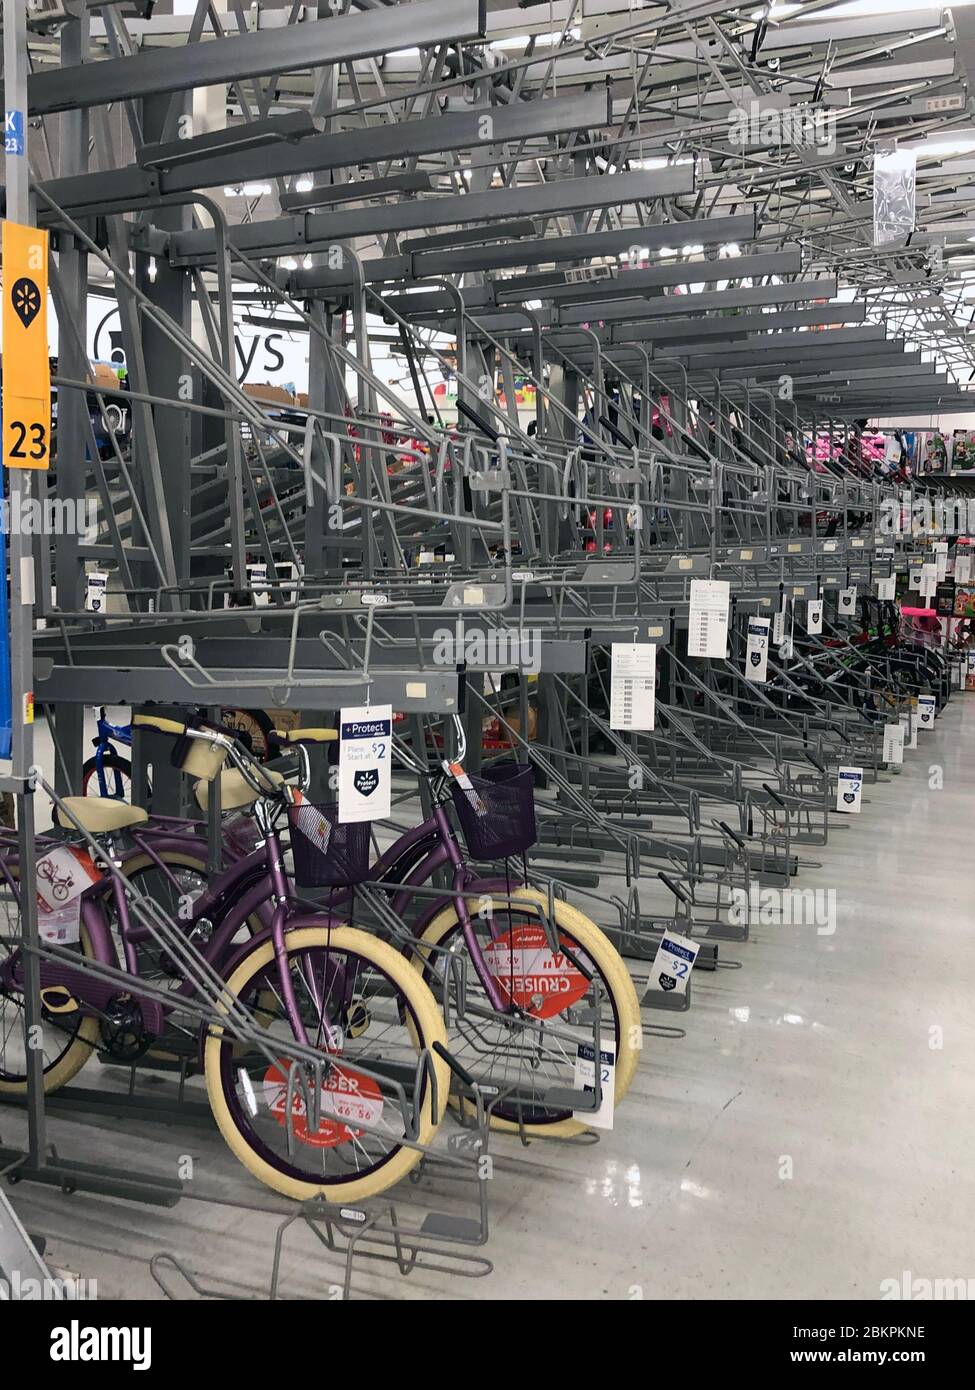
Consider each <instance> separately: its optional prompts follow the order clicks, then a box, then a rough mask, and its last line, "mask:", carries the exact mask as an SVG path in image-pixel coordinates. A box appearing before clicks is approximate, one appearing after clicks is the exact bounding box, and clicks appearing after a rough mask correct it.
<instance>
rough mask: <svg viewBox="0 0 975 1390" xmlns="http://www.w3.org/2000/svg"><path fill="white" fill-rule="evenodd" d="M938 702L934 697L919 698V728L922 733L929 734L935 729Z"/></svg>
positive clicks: (920, 696) (924, 696)
mask: <svg viewBox="0 0 975 1390" xmlns="http://www.w3.org/2000/svg"><path fill="white" fill-rule="evenodd" d="M937 707H938V701H937V698H936V696H934V695H919V696H918V697H917V726H918V728H919V729H920V730H921V732H922V733H926V734H929V733H931V731H932V730H933V729H934V721H935V716H936V713H937Z"/></svg>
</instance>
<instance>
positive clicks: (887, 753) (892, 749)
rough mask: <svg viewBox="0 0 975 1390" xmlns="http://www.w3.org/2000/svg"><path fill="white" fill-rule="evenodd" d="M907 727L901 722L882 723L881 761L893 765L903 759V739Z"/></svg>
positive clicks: (896, 764)
mask: <svg viewBox="0 0 975 1390" xmlns="http://www.w3.org/2000/svg"><path fill="white" fill-rule="evenodd" d="M906 734H907V729H906V727H905V726H904V725H903V724H900V723H898V724H885V725H884V751H883V761H884V762H885V763H892V764H893V765H894V766H895V767H896V766H898V765H899V764H900V763H902V762H903V761H904V739H905V736H906Z"/></svg>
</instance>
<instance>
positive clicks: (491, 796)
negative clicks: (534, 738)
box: [451, 763, 538, 859]
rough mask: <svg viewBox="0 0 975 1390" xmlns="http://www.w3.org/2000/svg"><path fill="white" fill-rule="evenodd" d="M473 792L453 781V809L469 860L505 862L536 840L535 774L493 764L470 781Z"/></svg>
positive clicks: (510, 765)
mask: <svg viewBox="0 0 975 1390" xmlns="http://www.w3.org/2000/svg"><path fill="white" fill-rule="evenodd" d="M470 782H471V786H472V790H471V791H468V790H467V789H466V788H465V787H460V786H458V785H457V783H456V782H455V783H454V785H453V787H452V789H451V793H452V795H453V799H454V810H455V811H456V812H457V819H458V820H459V821H460V828H461V830H462V831H463V832H464V839H465V841H466V843H467V849H468V852H469V853H470V856H471V858H472V859H506V858H507V857H508V855H511V854H524V852H525V851H526V850H527V849H528V848H529V847H530V846H531V845H533V844H534V843H535V841H536V840H537V839H538V829H537V827H536V825H535V774H534V773H533V771H532V769H531V768H530V767H524V766H523V765H522V764H521V763H496V764H495V765H494V766H493V767H489V768H485V770H484V772H483V774H481V775H480V776H477V777H471V778H470Z"/></svg>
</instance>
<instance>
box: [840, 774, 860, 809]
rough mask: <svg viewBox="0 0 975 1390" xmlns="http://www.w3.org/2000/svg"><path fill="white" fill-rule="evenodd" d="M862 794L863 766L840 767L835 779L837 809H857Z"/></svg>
mask: <svg viewBox="0 0 975 1390" xmlns="http://www.w3.org/2000/svg"><path fill="white" fill-rule="evenodd" d="M862 795H863V768H862V767H841V768H840V770H839V774H838V776H837V779H836V809H837V811H846V812H852V811H859V810H860V797H861V796H862Z"/></svg>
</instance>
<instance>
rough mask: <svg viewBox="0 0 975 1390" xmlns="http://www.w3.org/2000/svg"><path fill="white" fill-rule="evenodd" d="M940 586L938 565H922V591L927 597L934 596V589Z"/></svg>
mask: <svg viewBox="0 0 975 1390" xmlns="http://www.w3.org/2000/svg"><path fill="white" fill-rule="evenodd" d="M937 587H938V566H937V565H936V564H933V565H922V566H921V593H922V594H923V596H924V597H925V598H934V591H935V589H936V588H937Z"/></svg>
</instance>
